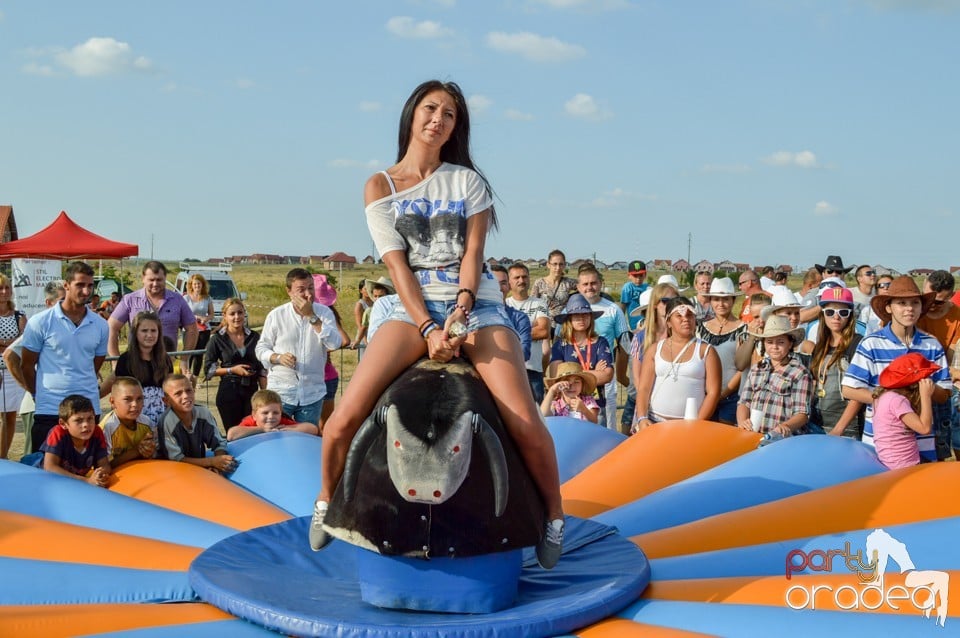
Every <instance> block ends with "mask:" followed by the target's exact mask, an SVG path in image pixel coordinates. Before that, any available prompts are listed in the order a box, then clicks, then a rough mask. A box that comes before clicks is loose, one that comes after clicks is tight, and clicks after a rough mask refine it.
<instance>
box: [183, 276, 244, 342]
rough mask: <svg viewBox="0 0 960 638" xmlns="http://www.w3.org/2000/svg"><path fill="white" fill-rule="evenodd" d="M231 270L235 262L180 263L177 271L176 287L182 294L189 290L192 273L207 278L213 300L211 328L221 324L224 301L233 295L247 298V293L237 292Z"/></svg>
mask: <svg viewBox="0 0 960 638" xmlns="http://www.w3.org/2000/svg"><path fill="white" fill-rule="evenodd" d="M231 272H233V264H229V263H221V264H217V265H215V266H200V265H197V264H190V263H184V262H181V263H180V272H178V273H177V281H176V283H175V284H174V288H176V290H177V292H179V293H180V294H181V295H183V294H186V292H187V281H189V279H190V275H193V274H199V275H203V278H204V279H206V280H207V285H208V286H209V287H210V299H212V300H213V324H212V325H211V326H210V327H211V328H216V327H217V326H218V325H220V320H221V319H222V318H223V302H224V301H226V300H227V299H230V298H231V297H239V298H240V299H246V298H247V294H246V293H241V292H237V285H236V284H235V283H233V277H231V276H230V273H231Z"/></svg>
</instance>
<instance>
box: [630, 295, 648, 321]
mask: <svg viewBox="0 0 960 638" xmlns="http://www.w3.org/2000/svg"><path fill="white" fill-rule="evenodd" d="M651 296H653V288H647V289H646V290H644V291H643V292H641V293H640V298H639V299H637V307H636V308H634V309H633V310H631V311H630V316H631V317H642V316H643V315H645V314H647V306H649V305H650V297H651Z"/></svg>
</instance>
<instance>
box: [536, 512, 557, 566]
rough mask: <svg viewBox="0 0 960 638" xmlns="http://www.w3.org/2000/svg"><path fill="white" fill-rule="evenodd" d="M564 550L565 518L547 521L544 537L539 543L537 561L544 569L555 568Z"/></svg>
mask: <svg viewBox="0 0 960 638" xmlns="http://www.w3.org/2000/svg"><path fill="white" fill-rule="evenodd" d="M562 552H563V519H560V518H557V519H554V520H552V521H547V525H546V528H545V529H544V532H543V538H541V539H540V543H539V544H537V562H538V563H540V567H543V568H544V569H553V568H554V566H556V564H557V561H559V560H560V554H561V553H562Z"/></svg>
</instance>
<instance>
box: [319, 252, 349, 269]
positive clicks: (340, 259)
mask: <svg viewBox="0 0 960 638" xmlns="http://www.w3.org/2000/svg"><path fill="white" fill-rule="evenodd" d="M321 263H322V264H323V267H324V268H325V269H327V270H337V269H338V268H343V269H345V270H346V269H349V268H353V267H354V266H356V265H357V258H356V257H353V256H351V255H348V254H346V253H342V252H340V251H337V252H335V253H333V254H332V255H327V256H326V257H324V258H323V262H321Z"/></svg>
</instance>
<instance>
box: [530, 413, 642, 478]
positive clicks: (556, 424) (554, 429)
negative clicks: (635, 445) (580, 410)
mask: <svg viewBox="0 0 960 638" xmlns="http://www.w3.org/2000/svg"><path fill="white" fill-rule="evenodd" d="M545 420H546V422H547V429H548V430H549V431H550V434H551V436H553V445H554V448H555V449H556V451H557V465H558V466H559V467H560V482H561V483H563V482H564V481H568V480H570V479H571V478H573V477H574V476H576V475H577V474H579V473H580V472H582V471H583V470H584V469H585V468H586V467H587V466H589V465H591V464H592V463H593V462H594V461H596V460H598V459H599V458H600V457H602V456H603V455H605V454H606V453H607V452H609V451H610V450H612V449H613V448H615V447H617V446H618V445H620V443H621V442H623V441H625V440H626V438H627V437H626V436H624V435H623V434H620V433H619V432H615V431H614V430H609V429H607V428H605V427H601V426H599V425H594V424H593V423H589V422H586V421H581V420H579V419H574V418H571V417H568V416H551V417H547V418H546V419H545Z"/></svg>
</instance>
